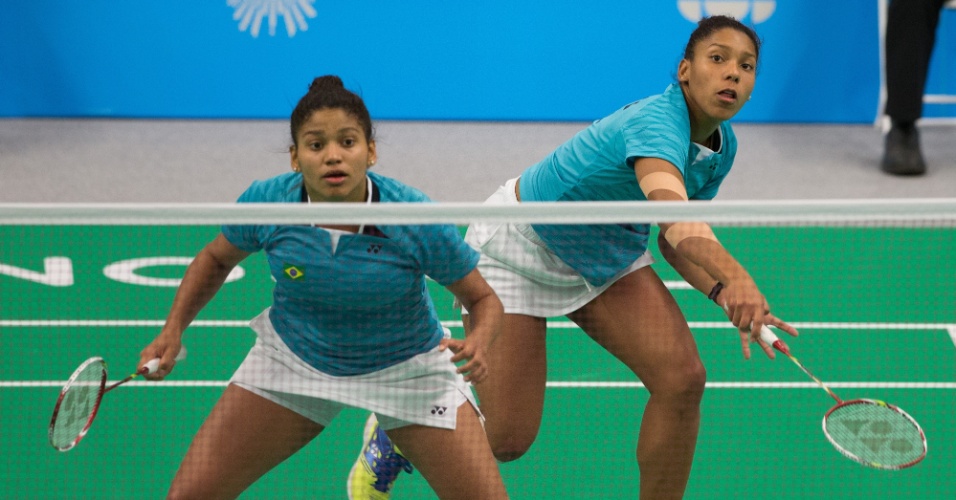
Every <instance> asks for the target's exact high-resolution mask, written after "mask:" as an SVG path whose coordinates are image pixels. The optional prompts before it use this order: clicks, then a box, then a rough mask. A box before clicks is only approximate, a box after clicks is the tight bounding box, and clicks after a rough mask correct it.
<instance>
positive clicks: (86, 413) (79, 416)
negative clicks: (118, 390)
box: [50, 363, 106, 448]
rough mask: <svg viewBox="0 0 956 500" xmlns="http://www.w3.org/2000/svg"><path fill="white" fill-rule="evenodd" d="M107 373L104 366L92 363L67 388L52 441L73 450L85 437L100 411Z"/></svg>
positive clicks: (55, 444) (54, 427) (58, 445)
mask: <svg viewBox="0 0 956 500" xmlns="http://www.w3.org/2000/svg"><path fill="white" fill-rule="evenodd" d="M105 377H106V372H105V369H104V367H103V365H102V364H100V363H91V364H90V365H88V366H87V367H85V368H84V369H83V371H81V372H80V373H79V374H77V376H76V378H75V379H74V380H73V382H72V383H71V384H70V385H69V387H67V388H66V392H65V393H64V395H63V401H62V403H61V404H60V409H59V412H58V413H57V416H56V420H55V422H54V424H53V430H52V433H51V434H50V439H51V442H52V443H53V445H54V446H55V447H57V448H65V447H69V446H71V445H72V444H73V442H74V441H75V440H76V438H78V437H79V436H81V435H82V434H83V432H84V431H85V430H86V428H87V424H88V423H89V421H90V416H91V415H92V414H93V412H94V411H95V410H96V403H97V399H98V398H99V396H100V390H101V388H102V383H103V381H104V379H105Z"/></svg>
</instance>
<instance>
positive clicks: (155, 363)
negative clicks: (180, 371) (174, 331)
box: [143, 346, 186, 373]
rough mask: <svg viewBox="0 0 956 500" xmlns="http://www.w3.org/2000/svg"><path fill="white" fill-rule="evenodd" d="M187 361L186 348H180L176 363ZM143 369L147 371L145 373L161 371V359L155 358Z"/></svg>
mask: <svg viewBox="0 0 956 500" xmlns="http://www.w3.org/2000/svg"><path fill="white" fill-rule="evenodd" d="M184 359H186V346H182V347H180V348H179V354H177V355H176V361H182V360H184ZM143 368H145V369H146V372H145V373H155V372H156V370H158V369H159V358H153V359H151V360H149V361H147V362H146V364H145V365H143Z"/></svg>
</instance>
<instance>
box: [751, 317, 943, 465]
mask: <svg viewBox="0 0 956 500" xmlns="http://www.w3.org/2000/svg"><path fill="white" fill-rule="evenodd" d="M760 339H761V340H762V341H764V342H766V343H767V344H769V345H771V346H773V348H774V349H776V350H778V351H780V352H781V353H783V354H784V355H786V356H787V357H788V358H790V360H791V361H793V362H794V364H796V365H797V366H798V367H799V368H800V369H801V370H803V372H804V373H806V374H807V375H808V376H809V377H810V378H811V379H813V381H814V382H816V383H817V385H819V386H820V387H822V388H823V390H824V391H826V393H827V394H829V395H830V397H831V398H833V399H834V400H835V401H836V402H837V404H836V405H835V406H833V407H832V408H830V410H829V411H827V412H826V414H825V415H824V416H823V433H824V435H826V437H827V439H828V440H829V441H830V444H832V445H833V447H834V448H836V449H837V451H839V452H840V453H842V454H843V455H844V456H845V457H847V458H849V459H850V460H853V461H855V462H858V463H861V464H863V465H865V466H867V467H872V468H875V469H886V470H899V469H905V468H907V467H912V466H914V465H916V464H918V463H919V462H920V461H921V460H923V458H925V457H926V451H927V445H926V435H925V434H923V429H922V428H921V427H920V425H919V424H918V423H917V422H916V419H914V418H913V417H911V416H910V415H909V414H908V413H906V412H905V411H903V410H902V409H901V408H899V407H897V406H894V405H891V404H889V403H885V402H883V401H879V400H875V399H853V400H849V401H844V400H842V399H840V397H839V396H837V395H836V393H834V392H833V391H832V390H831V389H830V388H829V387H827V386H826V384H824V383H823V381H821V380H820V379H819V378H817V377H816V376H815V375H814V374H812V373H810V370H807V368H806V367H805V366H804V365H803V363H801V362H800V360H798V359H797V358H796V357H795V356H794V355H793V354H792V353H791V352H790V348H789V347H787V345H786V344H784V343H783V342H781V341H780V339H778V338H777V336H776V334H774V333H773V331H771V330H770V328H768V327H766V326H764V327H763V328H762V329H761V330H760Z"/></svg>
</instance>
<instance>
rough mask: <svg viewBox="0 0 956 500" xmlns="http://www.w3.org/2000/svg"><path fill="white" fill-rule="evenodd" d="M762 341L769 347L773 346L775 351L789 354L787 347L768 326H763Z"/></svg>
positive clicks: (761, 331)
mask: <svg viewBox="0 0 956 500" xmlns="http://www.w3.org/2000/svg"><path fill="white" fill-rule="evenodd" d="M760 340H762V341H764V342H766V343H767V345H769V346H773V348H774V349H776V350H778V351H780V352H782V353H784V354H787V346H786V345H784V343H783V342H781V341H780V339H779V338H778V337H777V334H775V333H773V330H771V329H770V327H768V326H767V325H763V326H762V327H761V328H760Z"/></svg>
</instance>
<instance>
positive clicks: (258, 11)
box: [226, 0, 318, 38]
mask: <svg viewBox="0 0 956 500" xmlns="http://www.w3.org/2000/svg"><path fill="white" fill-rule="evenodd" d="M314 3H315V0H226V4H227V5H229V6H230V7H232V8H233V9H235V10H234V12H233V14H232V18H233V20H235V21H238V22H239V31H246V30H248V31H249V34H250V35H252V37H253V38H258V37H259V30H260V28H261V27H262V22H263V21H264V20H266V19H268V20H269V36H275V34H276V26H277V25H278V24H279V18H280V17H281V18H282V21H283V24H284V25H285V31H286V33H287V34H288V35H289V38H292V37H294V36H295V34H296V32H297V31H306V30H308V29H309V25H308V24H306V22H305V18H306V17H309V18H314V17H315V16H317V15H318V13H317V12H316V11H315V9H314V8H313V7H312V4H314Z"/></svg>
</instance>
